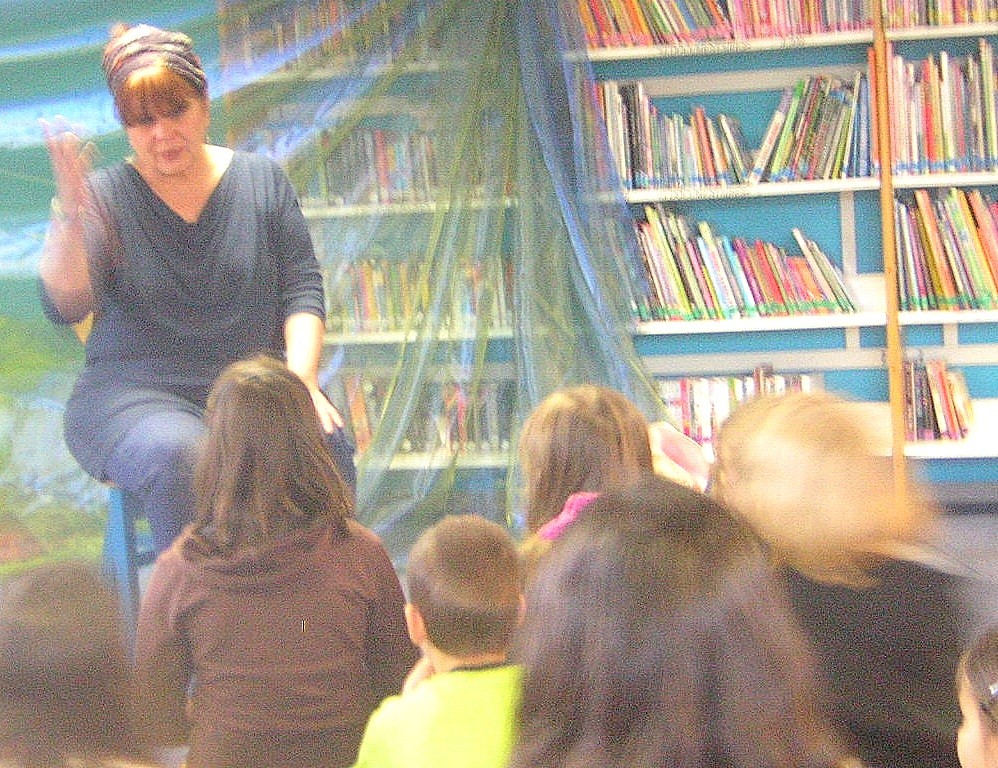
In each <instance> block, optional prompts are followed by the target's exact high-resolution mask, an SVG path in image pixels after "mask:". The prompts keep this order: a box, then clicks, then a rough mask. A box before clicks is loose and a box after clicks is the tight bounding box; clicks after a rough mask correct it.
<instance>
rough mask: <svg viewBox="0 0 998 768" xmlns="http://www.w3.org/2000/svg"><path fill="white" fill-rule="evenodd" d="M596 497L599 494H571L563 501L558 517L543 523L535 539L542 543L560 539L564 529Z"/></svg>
mask: <svg viewBox="0 0 998 768" xmlns="http://www.w3.org/2000/svg"><path fill="white" fill-rule="evenodd" d="M597 497H599V494H598V493H594V492H593V491H579V492H578V493H573V494H572V495H571V496H569V497H568V498H567V499H565V506H563V507H562V508H561V512H560V513H559V514H558V516H557V517H555V518H553V519H551V520H549V521H548V522H546V523H544V525H542V526H541V527H540V528H539V529H538V531H537V538H539V539H544V541H554V540H555V539H558V538H560V537H561V535H562V534H563V533H564V532H565V529H566V528H568V526H570V525H571V524H572V523H574V522H575V519H576V518H577V517H578V516H579V512H581V511H582V510H583V509H585V508H586V507H587V506H588V505H589V504H592V502H594V501H595V500H596V499H597Z"/></svg>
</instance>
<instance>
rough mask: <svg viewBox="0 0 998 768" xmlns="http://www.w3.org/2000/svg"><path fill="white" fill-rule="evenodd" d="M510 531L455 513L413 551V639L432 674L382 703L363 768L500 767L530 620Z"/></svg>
mask: <svg viewBox="0 0 998 768" xmlns="http://www.w3.org/2000/svg"><path fill="white" fill-rule="evenodd" d="M520 580H521V576H520V565H519V558H518V554H517V551H516V546H515V544H514V543H513V541H512V539H511V537H510V536H509V534H508V533H507V532H506V531H505V530H504V529H503V528H502V527H500V526H499V525H497V524H496V523H493V522H490V521H488V520H485V519H484V518H481V517H478V516H476V515H460V516H451V517H446V518H444V519H443V520H441V521H440V522H439V523H437V524H436V525H434V526H433V527H431V528H429V529H428V530H427V531H425V532H424V533H423V534H422V536H420V538H419V540H418V541H417V542H416V544H415V545H414V546H413V549H412V552H411V553H410V555H409V564H408V572H407V582H408V587H409V603H408V604H407V605H406V608H405V616H406V623H407V625H408V628H409V636H410V637H411V638H412V641H413V642H414V643H415V644H416V645H418V646H419V647H420V648H421V649H422V651H423V654H424V661H423V668H424V672H425V674H426V675H427V677H425V679H422V680H419V681H415V682H412V683H411V684H410V685H407V687H406V691H405V692H404V693H403V694H402V695H401V696H392V697H389V698H388V699H386V700H385V701H383V702H382V703H381V706H380V707H379V708H378V709H377V710H376V711H375V712H374V714H373V715H372V716H371V719H370V721H369V722H368V724H367V730H366V731H365V733H364V738H363V741H362V742H361V745H360V753H359V754H358V756H357V763H356V766H355V768H395V767H396V766H397V767H399V768H401V767H402V766H404V767H405V768H422V767H424V766H425V767H426V768H448V766H454V767H455V768H458V767H460V768H500V766H505V765H506V761H507V758H508V757H509V751H510V748H511V744H512V740H513V723H514V715H515V710H516V706H517V702H518V700H519V689H520V669H519V667H517V666H515V665H512V664H509V663H508V662H507V657H506V654H507V651H508V649H509V645H510V642H511V638H512V635H513V632H514V630H515V629H516V626H517V624H518V623H519V620H520V615H521V611H522V602H523V598H522V595H521V593H520Z"/></svg>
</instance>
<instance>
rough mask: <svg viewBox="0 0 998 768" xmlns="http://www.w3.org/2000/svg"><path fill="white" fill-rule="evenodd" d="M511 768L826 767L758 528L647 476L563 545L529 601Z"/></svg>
mask: <svg viewBox="0 0 998 768" xmlns="http://www.w3.org/2000/svg"><path fill="white" fill-rule="evenodd" d="M515 657H516V658H517V659H518V660H519V661H520V662H521V663H522V664H523V665H524V669H525V673H524V675H525V676H524V683H523V697H522V707H521V712H520V733H519V736H518V740H517V744H516V746H515V747H514V753H513V757H512V760H511V762H510V766H511V768H565V767H567V766H572V768H589V767H590V766H591V767H592V768H633V766H642V767H647V768H711V767H713V766H727V767H728V768H749V767H750V766H751V767H752V768H809V767H815V768H818V767H822V768H831V766H835V765H846V764H847V763H849V762H850V758H849V751H848V750H847V749H846V748H845V747H844V746H843V744H842V742H841V741H840V739H839V737H838V735H837V734H836V733H835V731H834V729H833V728H832V727H831V726H830V725H829V723H828V721H827V720H825V719H824V718H823V716H822V714H821V706H822V705H823V704H824V701H823V699H822V692H823V690H824V689H823V687H822V685H821V680H820V677H819V676H817V675H816V674H815V668H814V664H813V660H812V659H811V657H810V655H809V653H808V650H807V648H806V645H805V643H804V642H803V639H802V637H801V635H800V632H799V629H798V628H797V626H796V624H795V623H794V622H793V620H792V616H791V613H790V610H789V607H788V606H787V604H786V596H785V594H784V593H783V592H782V590H781V588H780V585H779V582H778V581H777V580H776V579H775V578H774V577H773V575H772V573H771V571H770V570H769V568H768V565H767V563H766V562H765V559H764V557H763V555H762V553H761V551H760V549H759V547H758V545H757V543H756V540H755V539H754V537H753V536H752V535H751V533H750V532H749V531H748V529H747V528H746V527H745V526H744V525H742V524H741V523H740V522H739V521H737V520H736V519H735V518H734V517H732V516H731V515H730V514H728V513H727V512H726V510H724V509H723V508H721V507H720V506H719V505H718V504H717V503H716V502H714V501H712V500H711V499H710V498H708V497H706V496H704V495H702V494H701V493H699V492H697V491H694V490H691V489H688V488H685V487H683V486H680V485H678V484H676V483H673V482H670V481H668V480H665V479H663V478H660V477H655V476H653V475H646V476H645V477H644V478H642V479H639V480H638V481H636V482H632V483H629V484H628V485H626V486H622V487H620V488H618V489H613V488H611V489H608V490H606V491H604V492H603V493H602V494H601V495H600V496H599V498H597V499H596V500H595V501H593V502H592V503H591V504H590V505H589V506H588V507H586V508H585V509H584V510H582V512H581V513H580V514H579V517H578V519H577V520H576V521H575V523H573V524H572V526H571V527H570V528H568V529H567V530H566V531H565V533H564V535H563V536H562V537H561V538H559V539H558V540H557V541H555V542H554V543H553V544H552V546H551V549H550V551H549V552H548V554H547V556H546V557H545V559H544V560H543V562H542V563H541V564H540V567H539V569H538V571H537V573H536V574H535V576H534V579H533V580H532V582H531V584H530V586H529V588H528V592H527V607H526V612H525V617H524V624H523V628H522V635H521V638H520V642H519V649H518V652H517V653H516V655H515Z"/></svg>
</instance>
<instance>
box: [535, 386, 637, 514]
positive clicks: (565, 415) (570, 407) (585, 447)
mask: <svg viewBox="0 0 998 768" xmlns="http://www.w3.org/2000/svg"><path fill="white" fill-rule="evenodd" d="M519 453H520V461H521V464H522V470H523V477H524V486H525V487H524V508H525V513H526V517H527V528H528V530H530V531H532V532H533V531H536V530H537V529H538V528H540V527H541V526H542V525H544V524H545V523H546V522H548V521H549V520H550V519H551V518H553V517H554V516H555V515H557V514H558V513H559V512H561V510H562V507H563V506H564V504H565V499H567V498H568V497H569V496H570V495H571V494H573V493H576V492H578V491H600V490H603V488H605V487H606V486H607V485H609V484H610V483H611V482H614V481H619V480H620V479H621V478H622V476H624V475H627V474H635V473H637V472H640V471H651V470H652V469H653V460H652V452H651V444H650V441H649V438H648V422H647V420H646V419H645V417H644V415H643V414H642V413H641V411H639V410H638V408H637V406H636V405H634V403H632V402H631V401H630V400H629V399H628V398H627V397H625V396H624V395H623V394H622V393H620V392H618V391H616V390H614V389H611V388H609V387H603V386H598V385H595V384H580V385H578V386H574V387H566V388H564V389H560V390H558V391H556V392H554V393H552V394H551V395H549V396H548V397H546V398H545V399H544V400H543V401H541V403H540V404H539V405H538V406H537V407H536V408H535V409H534V410H533V411H532V412H531V413H530V415H529V416H528V417H527V419H526V420H525V421H524V424H523V428H522V430H521V432H520V442H519Z"/></svg>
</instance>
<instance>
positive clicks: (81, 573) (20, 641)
mask: <svg viewBox="0 0 998 768" xmlns="http://www.w3.org/2000/svg"><path fill="white" fill-rule="evenodd" d="M134 700H135V691H134V686H133V678H132V673H131V666H130V661H129V658H128V654H127V651H126V646H125V640H124V635H123V631H122V624H121V614H120V606H119V602H118V596H117V594H116V593H115V592H114V591H113V590H112V589H110V588H109V587H108V586H107V585H106V584H105V582H104V581H103V580H102V578H101V576H100V574H99V572H98V571H97V570H96V569H95V568H93V567H91V566H90V565H88V564H84V563H78V562H68V561H67V562H58V563H52V564H47V565H43V566H38V567H36V568H35V569H33V570H31V571H28V572H27V573H25V574H23V575H22V576H21V577H19V578H17V579H16V580H14V581H12V582H10V583H8V584H5V585H4V588H3V597H2V601H0V733H2V747H0V752H2V753H3V755H4V756H5V757H6V758H7V759H10V760H11V761H12V762H14V763H15V764H17V765H19V766H23V767H24V768H32V767H33V766H52V765H62V764H63V763H64V762H65V761H66V759H67V758H78V759H81V760H84V761H85V760H86V759H88V758H92V759H99V758H108V757H133V758H138V757H141V756H142V755H143V753H144V752H145V749H144V747H143V744H142V742H141V739H140V738H139V736H138V733H137V731H136V728H135V718H134V708H133V706H134V705H133V702H134Z"/></svg>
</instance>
